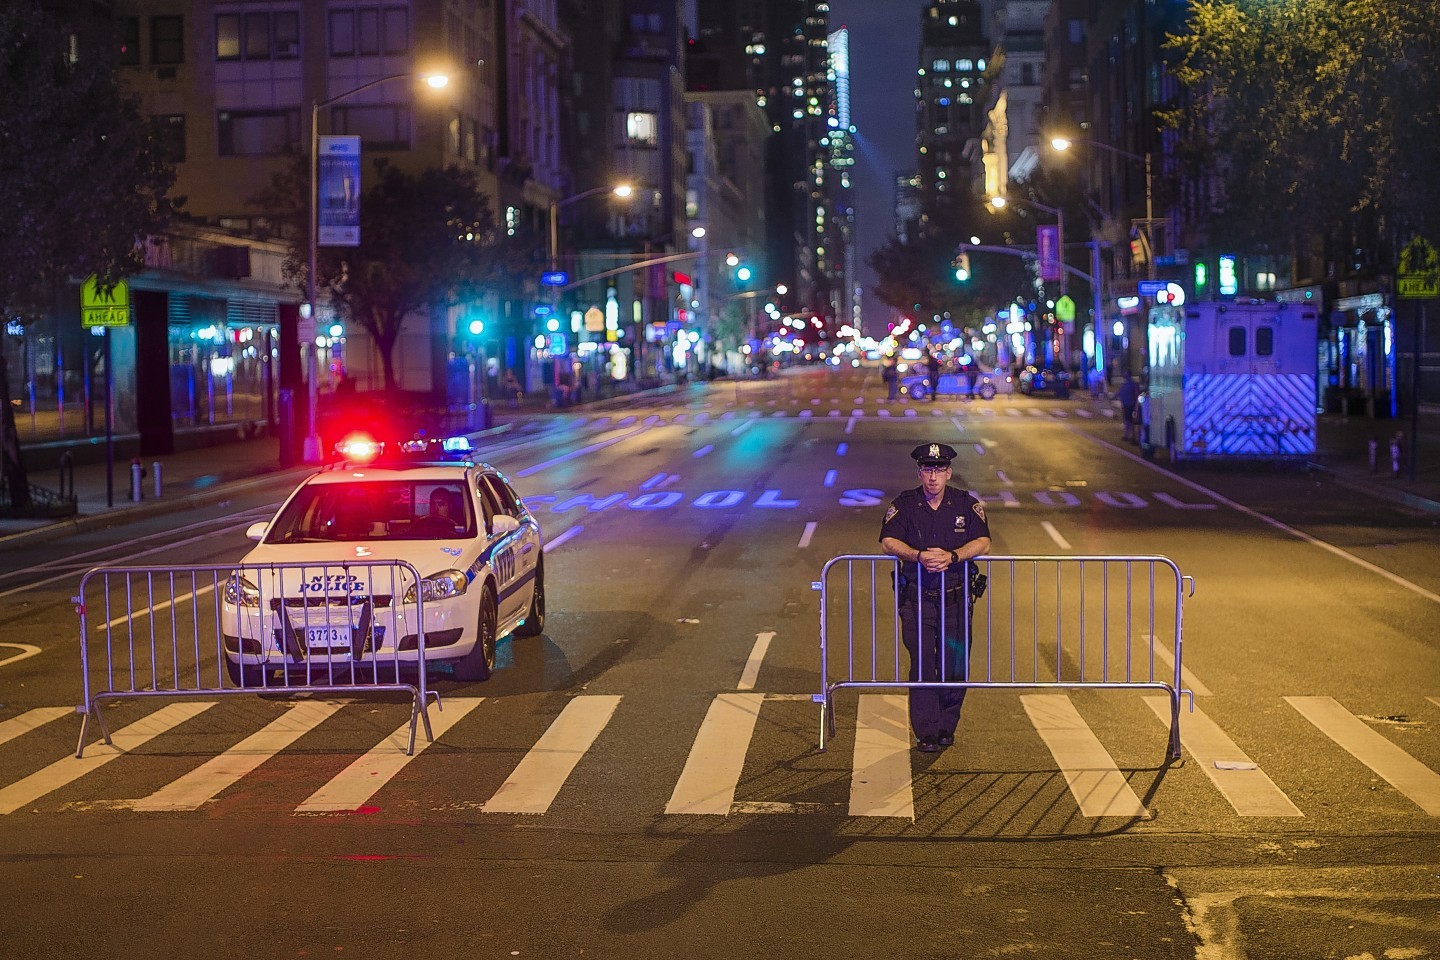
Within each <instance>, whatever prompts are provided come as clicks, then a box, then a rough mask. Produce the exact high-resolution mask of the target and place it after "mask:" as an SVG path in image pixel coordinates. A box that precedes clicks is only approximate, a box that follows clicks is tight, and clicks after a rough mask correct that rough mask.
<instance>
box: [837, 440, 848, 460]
mask: <svg viewBox="0 0 1440 960" xmlns="http://www.w3.org/2000/svg"><path fill="white" fill-rule="evenodd" d="M849 449H850V444H848V443H838V444H836V445H835V456H837V457H843V456H845V451H847V450H849Z"/></svg>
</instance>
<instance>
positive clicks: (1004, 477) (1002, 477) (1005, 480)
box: [995, 470, 1015, 487]
mask: <svg viewBox="0 0 1440 960" xmlns="http://www.w3.org/2000/svg"><path fill="white" fill-rule="evenodd" d="M995 478H996V479H997V480H999V481H1000V482H1001V483H1002V484H1004V485H1005V486H1007V487H1013V486H1015V481H1014V480H1011V479H1010V475H1009V474H1007V473H1006V472H1005V471H1004V470H996V471H995Z"/></svg>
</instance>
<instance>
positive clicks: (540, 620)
mask: <svg viewBox="0 0 1440 960" xmlns="http://www.w3.org/2000/svg"><path fill="white" fill-rule="evenodd" d="M544 630H545V560H544V558H543V557H542V558H541V559H540V560H538V561H536V563H535V590H534V593H532V594H531V595H530V609H529V610H528V611H527V612H526V614H525V622H524V623H522V624H521V625H520V626H518V627H516V628H515V636H517V637H538V636H540V634H541V633H542V632H543V631H544Z"/></svg>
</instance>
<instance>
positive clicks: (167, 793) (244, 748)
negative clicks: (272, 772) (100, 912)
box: [121, 700, 350, 811]
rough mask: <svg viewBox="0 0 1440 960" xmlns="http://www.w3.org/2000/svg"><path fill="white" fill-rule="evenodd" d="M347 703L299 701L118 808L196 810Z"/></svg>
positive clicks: (340, 701)
mask: <svg viewBox="0 0 1440 960" xmlns="http://www.w3.org/2000/svg"><path fill="white" fill-rule="evenodd" d="M349 702H350V701H348V700H303V701H301V702H299V703H297V704H295V705H294V706H292V707H290V708H289V709H287V710H286V711H285V713H284V715H283V716H280V717H276V718H275V719H274V720H272V721H270V722H269V723H268V724H266V725H265V729H263V730H259V731H257V732H255V733H252V734H251V735H250V736H248V737H246V738H245V739H244V740H241V741H240V742H239V743H237V744H236V745H235V746H233V747H231V748H230V749H229V750H226V751H225V752H224V753H222V754H220V755H219V756H218V757H212V758H211V759H209V760H207V761H205V763H203V764H201V765H200V766H198V767H196V768H195V769H194V770H191V771H190V772H189V773H187V774H185V775H184V776H183V777H181V778H180V779H178V780H174V781H172V782H170V783H168V784H166V785H165V786H163V787H161V788H160V789H159V790H157V791H155V792H154V793H152V794H150V796H148V797H145V798H143V799H141V800H127V801H125V802H124V803H122V804H121V806H124V807H129V808H130V809H132V810H143V811H155V810H198V809H200V807H201V805H203V804H204V803H205V802H206V801H208V800H213V799H215V797H216V796H217V795H218V794H219V793H220V791H222V790H224V789H226V788H227V787H230V786H233V785H234V784H235V783H236V782H238V781H239V780H240V778H241V777H243V776H245V775H246V774H247V773H250V772H252V771H253V770H255V768H256V767H258V766H260V764H262V763H264V762H265V761H266V760H269V759H270V758H271V757H273V756H275V754H277V753H279V752H280V751H281V750H284V749H285V748H286V747H288V746H290V744H292V743H294V742H295V741H296V740H298V739H300V737H301V736H303V735H304V734H306V733H309V732H310V731H311V730H314V729H315V728H316V727H317V726H319V725H320V724H321V723H322V722H323V721H325V720H326V719H328V718H329V717H330V716H332V715H333V714H334V713H335V712H336V711H337V710H339V709H340V708H341V707H343V706H345V705H346V704H347V703H349Z"/></svg>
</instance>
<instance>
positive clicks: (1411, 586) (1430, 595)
mask: <svg viewBox="0 0 1440 960" xmlns="http://www.w3.org/2000/svg"><path fill="white" fill-rule="evenodd" d="M1066 429H1067V430H1070V431H1071V432H1073V433H1075V434H1078V435H1079V436H1081V437H1084V438H1085V439H1086V440H1089V441H1091V442H1092V443H1097V444H1099V445H1100V446H1102V447H1105V448H1107V449H1109V450H1111V451H1113V452H1115V453H1118V454H1120V455H1122V456H1124V457H1128V458H1129V459H1131V460H1133V461H1134V462H1136V463H1138V464H1140V465H1141V466H1143V467H1147V468H1149V469H1151V470H1154V471H1155V472H1156V473H1159V474H1162V475H1164V476H1166V477H1169V478H1170V479H1171V480H1174V481H1175V482H1176V483H1179V484H1182V485H1184V486H1187V487H1189V488H1190V489H1191V490H1196V491H1198V492H1200V493H1203V494H1205V496H1207V497H1209V498H1211V499H1212V500H1214V501H1215V502H1216V503H1221V504H1224V505H1225V506H1227V507H1229V508H1230V509H1232V510H1235V511H1238V512H1240V513H1243V514H1245V515H1246V516H1247V517H1253V518H1255V519H1256V520H1259V521H1260V522H1262V523H1265V524H1269V525H1270V526H1272V527H1274V528H1275V529H1276V530H1280V531H1282V532H1284V533H1288V534H1290V535H1291V536H1292V537H1295V538H1296V539H1298V540H1303V541H1305V542H1306V543H1308V544H1310V545H1311V546H1315V547H1319V548H1320V549H1321V550H1325V551H1328V552H1329V553H1333V554H1334V555H1335V556H1337V557H1340V558H1341V559H1344V560H1348V561H1350V562H1351V563H1353V564H1355V565H1356V566H1358V567H1362V568H1364V569H1366V570H1369V571H1370V572H1371V573H1375V574H1379V575H1380V576H1382V577H1384V578H1385V579H1386V580H1389V581H1390V582H1391V583H1394V584H1395V585H1397V586H1400V587H1404V588H1405V589H1406V590H1409V591H1411V592H1412V593H1415V594H1417V595H1419V596H1422V597H1424V598H1425V599H1426V600H1431V601H1434V602H1435V603H1440V594H1437V593H1434V592H1432V591H1430V590H1426V589H1425V588H1424V587H1422V586H1420V585H1419V584H1415V583H1411V582H1410V581H1409V580H1406V579H1405V578H1404V577H1401V576H1397V575H1396V574H1393V573H1391V572H1390V571H1389V570H1386V569H1385V568H1383V567H1377V566H1376V565H1375V564H1373V563H1371V562H1370V561H1368V560H1362V559H1361V558H1359V557H1357V556H1355V555H1354V554H1353V553H1348V552H1346V551H1344V550H1342V549H1340V548H1339V547H1337V546H1335V545H1334V544H1330V543H1326V542H1325V541H1324V540H1321V539H1319V538H1318V537H1312V536H1311V535H1310V534H1308V533H1305V532H1304V531H1303V530H1296V529H1295V528H1294V527H1292V526H1290V525H1289V524H1287V523H1282V522H1281V521H1279V520H1276V519H1275V518H1274V517H1271V516H1267V515H1266V514H1263V513H1261V512H1260V511H1259V510H1252V509H1251V508H1249V507H1247V506H1245V505H1244V504H1243V503H1237V502H1235V501H1234V500H1231V499H1230V498H1229V497H1226V496H1223V495H1221V494H1219V493H1216V492H1215V491H1214V490H1211V489H1210V488H1209V487H1205V486H1202V485H1200V484H1198V483H1196V482H1195V481H1193V480H1188V479H1186V478H1185V477H1182V476H1180V475H1179V474H1178V473H1175V472H1173V471H1170V470H1166V469H1165V468H1164V467H1162V466H1159V465H1158V464H1156V463H1153V462H1151V461H1149V460H1146V459H1145V458H1144V457H1142V456H1140V455H1138V454H1134V453H1131V452H1130V451H1129V450H1125V449H1123V448H1121V447H1118V446H1116V445H1115V444H1113V443H1110V442H1109V441H1108V440H1101V439H1100V438H1099V437H1092V436H1090V435H1089V434H1087V433H1086V432H1085V431H1083V430H1080V429H1077V428H1075V427H1067V428H1066ZM1157 499H1158V495H1157Z"/></svg>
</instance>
